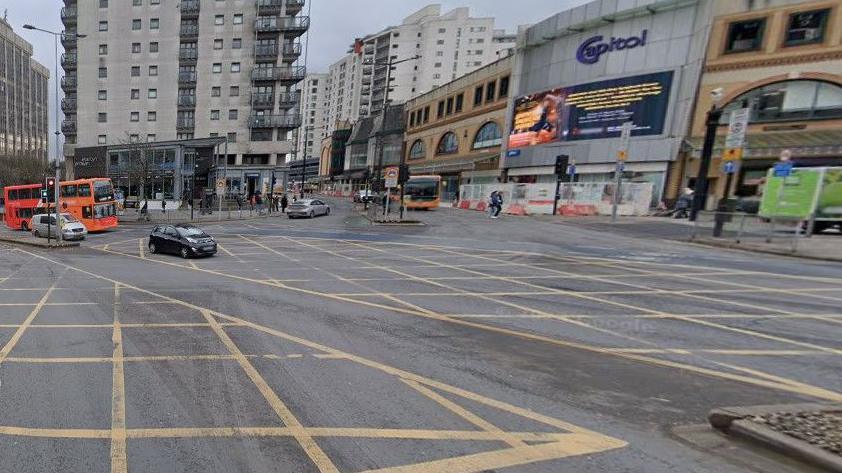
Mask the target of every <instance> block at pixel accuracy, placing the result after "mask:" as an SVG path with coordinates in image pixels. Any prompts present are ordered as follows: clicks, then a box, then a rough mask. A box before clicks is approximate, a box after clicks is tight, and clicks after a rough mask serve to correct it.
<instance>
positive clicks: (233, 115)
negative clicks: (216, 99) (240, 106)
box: [228, 108, 238, 120]
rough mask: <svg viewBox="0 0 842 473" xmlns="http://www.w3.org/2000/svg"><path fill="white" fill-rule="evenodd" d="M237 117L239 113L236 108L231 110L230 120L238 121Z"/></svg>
mask: <svg viewBox="0 0 842 473" xmlns="http://www.w3.org/2000/svg"><path fill="white" fill-rule="evenodd" d="M237 115H238V113H237V109H236V108H232V109H231V110H228V119H229V120H236V119H237Z"/></svg>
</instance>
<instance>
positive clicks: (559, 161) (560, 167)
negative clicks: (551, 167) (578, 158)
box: [555, 154, 570, 176]
mask: <svg viewBox="0 0 842 473" xmlns="http://www.w3.org/2000/svg"><path fill="white" fill-rule="evenodd" d="M568 164H570V156H568V155H566V154H560V155H558V156H556V157H555V175H556V176H563V175H565V174H567V165H568Z"/></svg>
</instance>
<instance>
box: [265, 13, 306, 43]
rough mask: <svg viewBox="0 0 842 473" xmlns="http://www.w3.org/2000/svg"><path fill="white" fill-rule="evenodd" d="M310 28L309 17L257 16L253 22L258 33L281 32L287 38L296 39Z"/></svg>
mask: <svg viewBox="0 0 842 473" xmlns="http://www.w3.org/2000/svg"><path fill="white" fill-rule="evenodd" d="M308 28H310V17H309V16H295V17H293V16H283V17H281V16H259V17H257V19H256V20H254V29H255V31H257V32H258V33H278V32H281V33H283V34H284V36H287V37H292V38H295V37H298V36H301V35H302V34H304V33H305V32H306V31H307V29H308Z"/></svg>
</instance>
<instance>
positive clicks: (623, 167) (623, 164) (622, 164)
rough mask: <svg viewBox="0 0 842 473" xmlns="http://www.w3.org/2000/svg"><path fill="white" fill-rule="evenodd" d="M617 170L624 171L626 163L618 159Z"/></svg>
mask: <svg viewBox="0 0 842 473" xmlns="http://www.w3.org/2000/svg"><path fill="white" fill-rule="evenodd" d="M616 169H617V172H624V171H625V170H626V163H624V162H622V161H620V162H619V163H617V168H616Z"/></svg>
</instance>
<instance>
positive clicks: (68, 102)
mask: <svg viewBox="0 0 842 473" xmlns="http://www.w3.org/2000/svg"><path fill="white" fill-rule="evenodd" d="M68 110H76V97H65V98H63V99H61V111H62V112H66V111H68Z"/></svg>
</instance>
